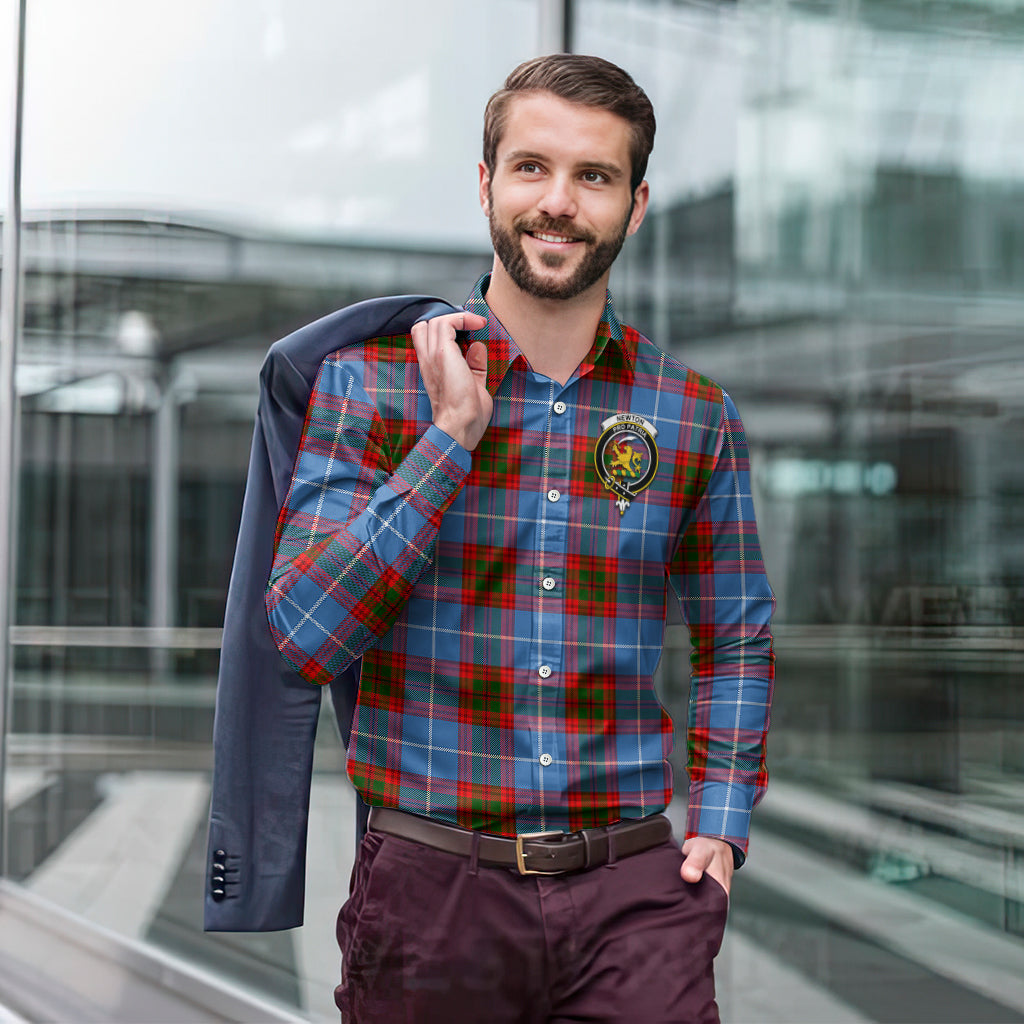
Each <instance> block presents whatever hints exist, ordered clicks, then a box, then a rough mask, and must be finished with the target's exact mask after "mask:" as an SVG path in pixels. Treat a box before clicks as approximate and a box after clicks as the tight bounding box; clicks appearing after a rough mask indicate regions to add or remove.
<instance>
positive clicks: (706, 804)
mask: <svg viewBox="0 0 1024 1024" xmlns="http://www.w3.org/2000/svg"><path fill="white" fill-rule="evenodd" d="M754 795H755V787H754V786H746V785H742V784H740V783H736V782H717V781H714V780H712V779H704V780H703V781H695V782H691V783H690V798H689V804H688V806H687V810H686V836H687V838H689V837H690V836H708V837H709V838H711V839H722V840H724V841H725V842H727V843H728V844H729V845H730V846H731V847H732V848H733V862H734V863H735V864H736V866H737V867H739V865H740V864H742V863H743V861H744V860H745V859H746V856H747V846H748V844H749V837H750V811H751V809H752V807H753V806H754Z"/></svg>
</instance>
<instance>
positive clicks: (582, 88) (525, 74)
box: [484, 53, 655, 192]
mask: <svg viewBox="0 0 1024 1024" xmlns="http://www.w3.org/2000/svg"><path fill="white" fill-rule="evenodd" d="M527 92H550V93H554V95H555V96H558V97H560V98H561V99H563V100H567V101H568V102H570V103H582V104H583V105H584V106H587V107H600V108H601V109H602V110H608V111H610V112H611V113H613V114H618V116H619V117H621V118H623V119H624V120H625V121H627V122H628V123H629V127H630V133H631V139H630V147H629V158H630V163H631V165H632V169H631V174H630V187H631V189H632V190H633V191H634V192H635V191H636V187H637V186H638V185H639V184H640V182H641V181H643V180H644V175H645V174H646V173H647V158H648V157H649V156H650V155H651V150H652V149H653V148H654V129H655V121H654V107H653V106H652V105H651V101H650V100H649V99H648V98H647V93H645V92H644V91H643V89H641V88H640V86H639V85H637V84H636V82H634V81H633V79H632V77H631V76H630V75H629V74H628V73H627V72H625V71H623V70H622V68H620V67H618V66H617V65H615V64H612V62H611V61H608V60H604V59H603V58H602V57H588V56H586V55H584V54H579V53H552V54H549V55H548V56H546V57H534V58H533V59H532V60H528V61H526V62H524V63H523V64H520V65H519V67H517V68H515V69H514V70H513V71H512V73H511V74H510V75H509V76H508V78H506V79H505V85H504V87H503V88H501V89H499V90H498V91H497V92H496V93H495V94H494V95H493V96H492V97H491V98H490V99H489V100H488V101H487V109H486V110H485V111H484V166H485V167H486V168H487V173H488V174H490V175H491V176H492V177H493V176H494V163H495V160H496V158H497V153H498V143H499V142H500V141H501V136H502V135H503V134H504V131H505V123H506V121H507V120H508V108H509V102H510V101H511V100H512V98H513V97H514V96H515V95H517V94H519V93H527Z"/></svg>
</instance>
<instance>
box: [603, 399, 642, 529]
mask: <svg viewBox="0 0 1024 1024" xmlns="http://www.w3.org/2000/svg"><path fill="white" fill-rule="evenodd" d="M657 436H658V431H657V429H656V428H655V426H654V424H653V423H648V422H647V420H645V419H644V418H643V417H642V416H637V415H636V414H635V413H631V412H620V413H616V414H615V415H614V416H609V417H608V419H606V420H605V421H604V422H603V423H602V424H601V436H600V437H599V438H598V439H597V445H596V447H595V448H594V466H595V467H596V469H597V475H598V476H599V477H600V478H601V482H602V483H603V484H604V486H605V490H608V491H611V492H612V493H613V494H614V495H615V505H616V507H617V508H618V510H619V515H620V516H621V515H624V514H625V512H626V509H627V508H629V503H630V502H631V501H632V500H633V499H634V498H635V497H636V496H637V495H638V494H639V493H640V492H641V491H642V490H644V489H645V488H646V487H649V486H650V483H651V481H652V480H653V479H654V477H655V474H656V473H657V472H658V446H657V445H656V444H655V443H654V439H655V437H657Z"/></svg>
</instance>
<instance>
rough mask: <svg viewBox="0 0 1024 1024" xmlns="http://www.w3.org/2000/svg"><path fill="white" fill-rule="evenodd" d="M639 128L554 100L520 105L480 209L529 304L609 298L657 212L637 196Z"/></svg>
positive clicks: (530, 98) (486, 177) (526, 100)
mask: <svg viewBox="0 0 1024 1024" xmlns="http://www.w3.org/2000/svg"><path fill="white" fill-rule="evenodd" d="M629 141H630V129H629V124H628V123H627V122H626V121H625V120H623V119H622V118H621V117H619V116H618V115H617V114H612V113H610V112H609V111H607V110H601V109H600V108H596V107H586V106H582V105H580V104H577V103H569V102H567V101H566V100H563V99H560V98H559V97H557V96H555V95H553V94H551V93H547V92H540V93H528V94H526V95H523V96H517V97H515V98H514V99H513V100H512V101H511V103H510V107H509V111H508V118H507V121H506V125H505V131H504V134H503V135H502V138H501V141H500V142H499V143H498V150H497V154H496V158H495V165H494V174H493V177H492V176H491V175H490V174H488V172H487V168H486V167H485V166H484V165H483V164H481V165H480V202H481V205H482V206H483V209H484V212H485V213H486V214H487V217H488V221H489V223H490V228H491V241H492V243H493V245H494V251H495V254H496V255H497V257H498V260H499V261H500V263H501V265H502V267H504V269H505V272H506V273H507V274H508V276H509V277H510V278H511V279H512V281H513V282H514V283H515V284H516V285H517V286H518V287H519V288H520V289H521V290H522V291H524V292H526V293H527V294H528V295H533V296H535V297H537V298H542V299H571V298H574V297H575V296H577V295H580V294H581V293H583V292H585V291H587V290H588V289H590V288H599V289H600V290H601V291H602V293H603V291H604V288H605V286H606V284H607V279H608V272H609V270H610V268H611V265H612V263H613V262H614V260H615V257H616V256H617V255H618V254H619V250H620V249H621V248H622V243H623V242H624V241H625V239H626V236H627V235H631V234H633V232H634V231H636V229H637V228H638V227H639V226H640V222H641V221H642V220H643V216H644V213H645V211H646V209H647V183H646V182H643V183H642V184H641V185H640V186H639V188H637V190H636V195H635V196H634V194H633V193H632V191H631V189H630V156H629Z"/></svg>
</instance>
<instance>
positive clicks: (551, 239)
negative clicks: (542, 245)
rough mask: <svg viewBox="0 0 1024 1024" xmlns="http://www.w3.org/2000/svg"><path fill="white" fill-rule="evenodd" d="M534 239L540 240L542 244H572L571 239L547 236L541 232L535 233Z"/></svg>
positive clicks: (560, 236) (562, 236)
mask: <svg viewBox="0 0 1024 1024" xmlns="http://www.w3.org/2000/svg"><path fill="white" fill-rule="evenodd" d="M533 237H534V238H539V239H540V240H541V241H542V242H571V241H572V239H571V238H567V237H566V236H565V235H545V234H541V232H539V231H535V232H533Z"/></svg>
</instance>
